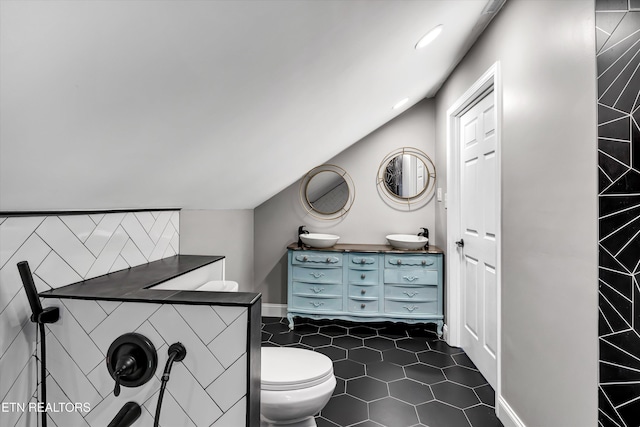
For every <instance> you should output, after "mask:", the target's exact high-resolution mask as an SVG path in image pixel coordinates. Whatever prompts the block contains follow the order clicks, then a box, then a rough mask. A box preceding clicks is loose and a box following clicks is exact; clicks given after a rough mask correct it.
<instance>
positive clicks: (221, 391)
mask: <svg viewBox="0 0 640 427" xmlns="http://www.w3.org/2000/svg"><path fill="white" fill-rule="evenodd" d="M207 393H209V396H211V398H212V399H213V400H214V401H215V402H216V404H217V405H218V406H219V407H220V409H222V410H223V411H224V412H227V411H228V410H229V409H230V408H231V407H232V406H233V405H234V404H235V403H236V402H237V401H238V400H240V399H241V398H242V397H243V396H245V395H246V394H247V354H246V353H245V354H243V355H242V356H241V357H240V358H239V359H238V360H236V362H235V363H234V364H233V365H231V366H230V367H229V368H228V369H227V370H226V371H224V373H223V374H222V375H220V376H219V377H218V378H216V380H215V381H214V382H213V383H212V384H211V385H210V386H209V387H207Z"/></svg>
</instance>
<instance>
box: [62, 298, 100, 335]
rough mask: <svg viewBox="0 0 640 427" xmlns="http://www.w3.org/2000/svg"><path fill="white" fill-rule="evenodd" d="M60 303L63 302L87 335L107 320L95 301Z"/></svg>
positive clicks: (75, 300)
mask: <svg viewBox="0 0 640 427" xmlns="http://www.w3.org/2000/svg"><path fill="white" fill-rule="evenodd" d="M59 301H61V302H62V304H63V305H64V306H65V307H66V308H67V310H68V312H70V313H71V315H72V316H73V317H74V318H75V319H76V320H77V321H78V324H79V325H80V326H81V327H82V329H84V331H85V332H86V333H87V334H88V333H89V332H91V331H93V330H94V329H95V327H96V326H98V325H99V324H100V322H102V321H103V320H104V319H106V318H107V314H106V313H105V312H104V310H103V309H102V308H100V306H99V305H98V303H97V302H95V301H91V300H83V299H69V298H68V299H64V300H59Z"/></svg>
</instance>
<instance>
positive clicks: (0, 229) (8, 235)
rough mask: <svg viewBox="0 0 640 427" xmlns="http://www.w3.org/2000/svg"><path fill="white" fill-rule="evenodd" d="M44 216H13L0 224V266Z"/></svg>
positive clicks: (34, 229) (0, 266)
mask: <svg viewBox="0 0 640 427" xmlns="http://www.w3.org/2000/svg"><path fill="white" fill-rule="evenodd" d="M42 221H44V217H41V216H37V217H13V218H8V219H7V220H6V221H4V222H3V223H2V224H0V268H2V267H4V265H5V264H6V263H7V261H9V259H10V258H11V257H12V256H13V254H14V253H15V252H16V251H17V250H18V248H19V247H20V246H22V244H23V243H24V242H25V241H26V240H27V239H28V238H29V236H30V235H31V234H32V233H33V232H34V231H36V228H38V226H39V225H40V224H41V223H42Z"/></svg>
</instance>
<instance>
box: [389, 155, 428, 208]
mask: <svg viewBox="0 0 640 427" xmlns="http://www.w3.org/2000/svg"><path fill="white" fill-rule="evenodd" d="M430 178H431V177H430V176H429V175H428V174H427V166H426V165H425V164H424V162H423V161H422V160H421V159H420V158H418V157H417V156H415V155H413V154H400V155H397V156H395V157H394V158H392V159H391V160H389V163H387V167H386V168H385V172H384V185H385V186H386V187H387V190H389V191H390V192H391V193H393V194H394V195H395V196H397V197H400V198H402V199H410V198H412V197H416V196H419V195H420V194H421V193H422V192H423V191H425V190H426V189H427V187H428V186H429V180H430Z"/></svg>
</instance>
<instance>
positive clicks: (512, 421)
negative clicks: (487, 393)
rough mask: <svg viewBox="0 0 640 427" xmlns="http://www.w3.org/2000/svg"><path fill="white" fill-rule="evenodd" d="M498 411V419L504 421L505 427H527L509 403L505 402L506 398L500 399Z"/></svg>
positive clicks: (500, 397)
mask: <svg viewBox="0 0 640 427" xmlns="http://www.w3.org/2000/svg"><path fill="white" fill-rule="evenodd" d="M496 409H497V411H496V413H497V415H498V419H499V420H500V421H502V424H504V427H526V425H525V424H524V423H523V422H522V420H521V419H520V417H518V415H517V414H516V412H515V411H514V410H513V408H511V406H510V405H509V404H508V403H507V401H506V400H504V397H502V396H499V397H498V405H497V407H496Z"/></svg>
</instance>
